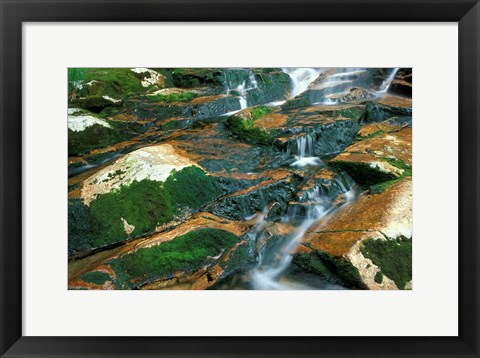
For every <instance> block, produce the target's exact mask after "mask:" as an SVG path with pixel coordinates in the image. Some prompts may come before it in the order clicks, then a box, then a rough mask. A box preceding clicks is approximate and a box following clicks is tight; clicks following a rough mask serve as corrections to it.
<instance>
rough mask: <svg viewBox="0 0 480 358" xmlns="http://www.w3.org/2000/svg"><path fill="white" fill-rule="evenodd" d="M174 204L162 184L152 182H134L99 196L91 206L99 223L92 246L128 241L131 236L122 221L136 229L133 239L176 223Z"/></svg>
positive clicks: (94, 219) (96, 222) (96, 224)
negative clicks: (174, 221) (161, 226)
mask: <svg viewBox="0 0 480 358" xmlns="http://www.w3.org/2000/svg"><path fill="white" fill-rule="evenodd" d="M171 200H172V198H171V197H170V196H168V195H166V194H165V193H164V192H163V190H162V183H160V182H156V181H151V180H142V181H140V182H137V181H134V182H133V183H131V184H130V185H128V186H122V187H121V188H120V189H119V190H116V191H113V192H110V193H107V194H103V195H99V196H98V197H97V198H96V199H95V200H93V201H92V202H91V204H90V212H91V215H92V218H93V222H94V223H95V227H94V231H95V235H94V237H92V239H91V240H90V242H91V245H92V246H93V247H101V246H104V245H108V244H112V243H114V242H117V241H122V240H125V239H126V238H127V237H128V235H127V233H126V232H125V230H124V225H123V222H122V220H121V218H124V219H125V220H126V221H127V222H128V223H129V224H130V225H134V226H135V229H134V231H133V232H132V234H131V235H132V236H137V235H141V234H143V233H146V232H148V231H150V230H152V229H153V228H155V226H156V225H159V224H163V223H166V222H168V221H170V220H172V219H173V215H174V208H173V203H172V201H171Z"/></svg>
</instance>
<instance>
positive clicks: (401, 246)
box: [361, 237, 412, 289]
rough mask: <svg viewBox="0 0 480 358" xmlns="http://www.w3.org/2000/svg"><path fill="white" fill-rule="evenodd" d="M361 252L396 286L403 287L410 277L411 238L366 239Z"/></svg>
mask: <svg viewBox="0 0 480 358" xmlns="http://www.w3.org/2000/svg"><path fill="white" fill-rule="evenodd" d="M361 252H362V254H363V256H365V257H366V258H369V259H370V260H372V262H373V263H374V264H375V265H377V266H378V267H379V268H380V270H381V272H382V274H384V275H386V276H387V277H388V278H390V279H392V280H393V281H395V284H396V285H397V287H398V288H400V289H404V288H405V285H406V283H407V282H409V281H410V280H411V279H412V239H407V238H403V237H400V238H398V239H391V240H374V239H368V240H365V241H364V242H363V247H362V248H361Z"/></svg>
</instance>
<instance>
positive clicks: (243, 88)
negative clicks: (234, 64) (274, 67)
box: [224, 70, 258, 114]
mask: <svg viewBox="0 0 480 358" xmlns="http://www.w3.org/2000/svg"><path fill="white" fill-rule="evenodd" d="M245 71H248V79H245V80H243V81H242V82H241V83H240V84H239V85H238V86H237V87H234V88H231V83H230V81H228V79H227V75H226V74H224V85H225V91H226V93H227V94H230V92H232V91H234V92H235V94H236V95H237V96H238V99H239V102H240V110H242V109H245V108H247V107H248V100H247V94H248V91H251V90H254V89H257V88H258V83H257V80H256V79H255V74H254V73H253V72H252V71H251V70H245ZM237 83H238V82H237ZM235 112H236V111H235ZM235 112H229V114H233V113H235Z"/></svg>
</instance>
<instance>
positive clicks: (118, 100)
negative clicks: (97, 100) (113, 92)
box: [103, 96, 122, 103]
mask: <svg viewBox="0 0 480 358" xmlns="http://www.w3.org/2000/svg"><path fill="white" fill-rule="evenodd" d="M103 98H105V99H106V100H108V101H110V102H113V103H118V102H122V100H121V99H115V98H112V97H109V96H103Z"/></svg>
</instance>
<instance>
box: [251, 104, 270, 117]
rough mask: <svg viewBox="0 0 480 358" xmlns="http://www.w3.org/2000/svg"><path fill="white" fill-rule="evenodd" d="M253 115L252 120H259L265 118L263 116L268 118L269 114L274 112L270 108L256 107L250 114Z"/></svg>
mask: <svg viewBox="0 0 480 358" xmlns="http://www.w3.org/2000/svg"><path fill="white" fill-rule="evenodd" d="M250 113H251V116H252V117H251V118H252V120H254V121H255V120H257V119H259V118H260V117H263V116H266V115H267V114H270V113H272V110H271V108H268V107H265V106H257V107H254V108H252V111H251V112H250Z"/></svg>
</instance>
